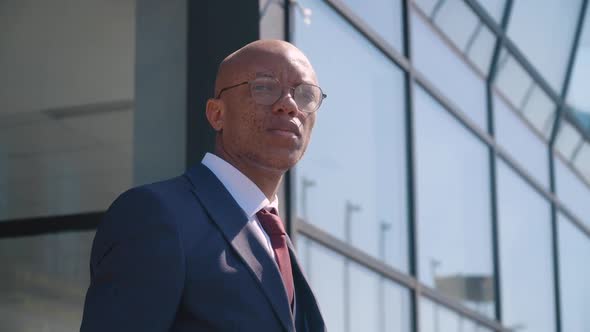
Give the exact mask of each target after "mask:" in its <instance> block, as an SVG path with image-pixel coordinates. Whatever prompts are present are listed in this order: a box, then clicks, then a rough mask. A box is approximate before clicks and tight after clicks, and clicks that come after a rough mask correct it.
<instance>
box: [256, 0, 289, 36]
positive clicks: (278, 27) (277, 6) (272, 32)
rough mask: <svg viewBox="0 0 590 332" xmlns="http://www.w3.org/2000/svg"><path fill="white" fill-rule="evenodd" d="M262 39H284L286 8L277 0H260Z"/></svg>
mask: <svg viewBox="0 0 590 332" xmlns="http://www.w3.org/2000/svg"><path fill="white" fill-rule="evenodd" d="M258 6H259V8H260V25H259V27H260V39H284V38H285V37H284V35H285V26H284V24H285V9H284V6H283V3H281V2H280V1H276V0H259V1H258Z"/></svg>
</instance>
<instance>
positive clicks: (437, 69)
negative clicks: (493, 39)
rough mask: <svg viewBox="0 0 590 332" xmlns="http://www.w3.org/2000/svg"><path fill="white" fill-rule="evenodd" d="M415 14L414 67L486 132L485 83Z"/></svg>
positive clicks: (413, 28)
mask: <svg viewBox="0 0 590 332" xmlns="http://www.w3.org/2000/svg"><path fill="white" fill-rule="evenodd" d="M412 13H413V15H412V19H411V20H412V42H413V45H412V47H413V48H412V50H413V53H412V54H413V59H412V61H413V62H414V65H415V66H416V68H417V69H418V70H419V71H420V72H421V73H422V74H423V75H425V76H426V77H427V78H428V79H429V80H431V81H432V83H433V84H434V86H436V87H437V88H438V89H440V91H441V92H442V93H443V94H444V95H445V96H446V97H447V98H449V99H450V100H451V101H452V102H453V103H455V104H456V105H457V107H458V108H459V110H460V111H462V112H463V113H465V114H466V115H467V116H469V117H470V118H471V119H472V120H473V121H474V122H475V124H477V125H479V126H480V127H481V128H484V129H485V128H487V118H486V108H485V105H486V98H485V96H486V95H485V84H484V82H483V81H482V79H481V78H480V77H479V76H478V75H477V74H475V72H474V71H473V70H472V69H471V68H470V67H469V65H467V64H466V63H465V62H464V61H463V60H462V59H461V58H460V57H459V56H458V55H457V54H456V53H455V52H454V51H452V50H451V49H450V48H449V46H448V45H446V44H445V43H444V42H443V41H442V39H440V38H439V37H438V36H437V35H436V34H435V33H434V31H433V30H432V29H433V28H432V27H431V26H429V25H428V23H426V22H425V21H424V20H423V19H422V17H421V16H419V15H417V14H416V13H414V12H412ZM432 54H436V55H437V56H436V57H433V56H432Z"/></svg>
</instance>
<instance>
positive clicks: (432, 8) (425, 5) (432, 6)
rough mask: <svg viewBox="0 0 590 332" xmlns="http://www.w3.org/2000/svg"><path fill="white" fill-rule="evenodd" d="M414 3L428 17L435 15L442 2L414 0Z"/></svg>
mask: <svg viewBox="0 0 590 332" xmlns="http://www.w3.org/2000/svg"><path fill="white" fill-rule="evenodd" d="M414 3H416V5H418V7H419V8H420V9H421V10H422V11H423V12H424V14H426V16H428V17H430V18H432V17H434V15H436V12H437V11H438V10H439V9H440V5H441V4H442V3H441V1H439V0H414Z"/></svg>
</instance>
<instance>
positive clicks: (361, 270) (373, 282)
mask: <svg viewBox="0 0 590 332" xmlns="http://www.w3.org/2000/svg"><path fill="white" fill-rule="evenodd" d="M297 251H298V256H299V257H301V262H302V264H303V268H304V269H305V271H306V275H307V276H308V279H309V282H310V284H311V286H312V288H313V289H314V292H315V294H316V296H317V299H318V301H319V304H320V309H321V310H322V314H323V315H324V319H325V321H326V325H327V326H328V329H329V330H330V331H367V332H371V331H374V332H380V331H400V332H409V331H410V326H411V321H410V317H411V312H410V310H411V305H410V292H409V290H408V289H405V288H403V287H401V286H400V285H398V284H396V283H395V282H393V281H391V280H389V279H386V278H384V277H382V276H380V275H378V274H376V273H375V272H372V271H371V270H369V269H367V268H365V267H363V266H360V265H358V264H356V263H354V262H352V261H349V260H348V259H346V258H345V257H343V256H341V255H339V254H337V253H335V252H333V251H331V250H329V249H327V248H326V247H324V246H322V245H320V244H319V243H317V242H315V241H313V240H311V239H309V238H307V237H305V236H303V235H299V236H298V237H297ZM347 306H348V309H346V307H347ZM346 313H349V316H347V315H346Z"/></svg>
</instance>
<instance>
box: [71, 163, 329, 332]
mask: <svg viewBox="0 0 590 332" xmlns="http://www.w3.org/2000/svg"><path fill="white" fill-rule="evenodd" d="M252 227H253V226H252V225H251V223H248V217H247V216H246V214H245V213H244V212H243V210H242V209H241V208H240V207H239V205H238V204H237V203H236V201H235V200H234V199H233V197H232V196H231V195H230V194H229V192H228V191H227V190H226V189H225V187H224V186H223V185H222V183H221V182H220V181H219V180H218V179H217V177H216V176H215V175H214V174H213V173H212V172H211V171H210V170H209V169H208V168H207V167H205V166H203V165H201V164H199V165H197V166H195V167H193V168H192V169H190V170H189V171H187V172H186V173H185V174H184V175H182V176H179V177H176V178H173V179H170V180H167V181H163V182H158V183H154V184H150V185H145V186H141V187H137V188H133V189H131V190H129V191H127V192H125V193H123V194H122V195H121V196H119V197H118V198H117V199H116V200H115V202H114V203H113V204H112V205H111V207H110V208H109V209H108V211H107V212H106V214H105V217H104V219H103V220H102V221H101V223H100V224H99V226H98V229H97V232H96V236H95V239H94V243H93V246H92V254H91V259H90V271H91V282H90V287H89V288H88V292H87V294H86V301H85V304H84V315H83V318H82V325H81V328H80V330H81V331H82V332H95V331H96V332H99V331H100V332H107V331H108V332H116V331H125V332H133V331H138V332H149V331H187V332H188V331H191V332H198V331H289V332H291V331H295V330H296V331H325V326H324V321H323V319H322V316H321V314H320V311H319V309H318V305H317V303H316V300H315V297H314V295H313V293H312V291H311V289H310V287H309V285H308V283H307V281H306V279H305V277H304V275H303V273H302V271H301V267H300V266H299V263H298V261H297V258H296V257H295V254H294V250H293V246H292V244H291V243H290V242H289V251H290V254H291V262H292V265H293V277H294V282H295V291H296V293H295V310H294V313H292V312H291V310H290V306H289V304H288V299H287V294H286V291H285V287H284V286H283V283H282V279H281V276H280V273H279V270H278V268H277V265H276V263H275V262H274V260H273V259H272V257H271V256H270V255H269V254H268V252H267V251H266V250H265V248H264V247H263V245H262V244H261V243H260V241H259V240H258V238H257V237H256V236H255V233H254V230H253V229H252Z"/></svg>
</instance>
